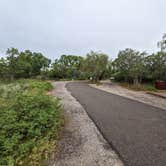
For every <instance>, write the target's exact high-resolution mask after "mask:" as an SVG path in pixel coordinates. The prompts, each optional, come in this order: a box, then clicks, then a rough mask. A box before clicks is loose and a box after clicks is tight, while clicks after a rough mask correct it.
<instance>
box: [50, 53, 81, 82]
mask: <svg viewBox="0 0 166 166" xmlns="http://www.w3.org/2000/svg"><path fill="white" fill-rule="evenodd" d="M83 60H84V58H83V57H81V56H74V55H62V56H61V57H60V59H56V60H55V62H54V63H52V69H51V71H50V75H51V77H55V78H58V79H60V78H62V79H65V78H68V79H81V77H82V72H81V65H82V63H83Z"/></svg>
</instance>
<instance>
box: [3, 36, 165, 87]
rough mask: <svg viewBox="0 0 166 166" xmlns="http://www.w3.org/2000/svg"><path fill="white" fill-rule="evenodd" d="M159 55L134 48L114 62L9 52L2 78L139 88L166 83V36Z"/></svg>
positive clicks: (91, 56)
mask: <svg viewBox="0 0 166 166" xmlns="http://www.w3.org/2000/svg"><path fill="white" fill-rule="evenodd" d="M157 46H158V47H159V48H160V51H159V52H157V53H153V54H152V55H147V54H146V53H145V52H139V51H137V50H133V49H131V48H127V49H125V50H121V51H119V53H118V56H117V58H116V59H115V60H114V61H111V60H110V59H109V56H108V55H106V54H104V53H102V52H94V51H91V52H89V53H88V54H87V55H86V56H85V57H82V56H77V55H62V56H61V57H60V58H58V59H56V60H54V62H53V63H51V60H50V59H48V58H47V57H45V56H44V55H43V54H41V53H36V52H31V51H30V50H25V51H22V52H19V50H18V49H16V48H9V49H8V50H7V52H6V55H7V56H6V58H1V59H0V77H1V78H2V79H10V80H13V79H17V78H29V77H36V76H39V75H40V77H44V78H45V77H48V78H51V79H79V80H80V79H91V80H92V81H95V82H97V81H99V80H101V79H105V78H110V77H114V78H115V80H117V81H126V82H129V83H134V84H136V85H139V84H140V83H141V82H142V81H151V82H152V81H155V80H166V34H165V35H163V37H162V40H161V41H159V42H158V43H157Z"/></svg>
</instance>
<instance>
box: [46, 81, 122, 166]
mask: <svg viewBox="0 0 166 166" xmlns="http://www.w3.org/2000/svg"><path fill="white" fill-rule="evenodd" d="M65 84H66V82H54V83H53V85H54V87H55V90H54V91H53V92H52V94H53V95H54V96H56V97H58V98H60V99H61V104H62V106H63V108H64V113H65V119H66V124H65V127H64V131H63V133H62V136H61V138H60V141H59V144H58V147H57V149H58V150H57V152H56V153H55V154H54V155H53V156H52V159H51V160H50V161H49V164H48V165H49V166H123V163H122V162H121V161H120V159H119V157H118V155H117V154H116V153H115V152H114V151H113V150H112V148H111V146H110V145H109V144H108V143H107V142H106V141H105V139H104V138H103V136H102V135H101V134H100V132H99V131H98V129H97V128H96V126H95V124H94V123H93V122H92V120H91V119H90V118H89V117H88V115H87V113H86V111H85V110H84V109H83V107H82V106H81V105H80V104H79V102H77V101H76V99H75V98H74V97H72V96H71V94H70V92H68V91H67V89H66V88H65Z"/></svg>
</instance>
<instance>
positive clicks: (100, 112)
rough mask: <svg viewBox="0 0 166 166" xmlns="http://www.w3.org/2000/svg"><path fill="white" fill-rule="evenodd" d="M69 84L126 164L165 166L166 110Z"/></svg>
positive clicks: (133, 165) (74, 94)
mask: <svg viewBox="0 0 166 166" xmlns="http://www.w3.org/2000/svg"><path fill="white" fill-rule="evenodd" d="M67 88H68V90H69V91H71V93H72V95H73V96H74V97H76V98H77V100H78V101H79V102H80V103H81V104H82V105H83V107H84V108H85V110H86V111H87V113H88V114H89V116H90V117H91V119H92V120H93V121H94V122H95V124H96V125H97V127H98V128H99V130H100V131H101V132H102V134H103V135H104V137H105V138H106V139H107V141H108V142H109V143H110V144H111V145H112V146H113V148H114V149H115V150H116V152H118V153H119V155H120V157H121V159H122V160H123V161H124V163H125V165H126V166H166V111H164V110H161V109H159V108H155V107H152V106H149V105H146V104H143V103H140V102H137V101H133V100H130V99H127V98H124V97H121V96H118V95H113V94H110V93H107V92H104V91H100V90H97V89H94V88H92V87H90V86H88V85H87V84H86V83H69V84H67Z"/></svg>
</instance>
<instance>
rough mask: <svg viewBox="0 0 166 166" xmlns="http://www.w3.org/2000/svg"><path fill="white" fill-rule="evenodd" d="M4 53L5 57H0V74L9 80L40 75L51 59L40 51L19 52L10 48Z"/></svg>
mask: <svg viewBox="0 0 166 166" xmlns="http://www.w3.org/2000/svg"><path fill="white" fill-rule="evenodd" d="M6 54H7V57H6V58H5V59H4V58H1V59H0V76H1V77H2V78H10V79H11V80H13V79H16V78H28V77H32V76H37V75H40V72H41V71H42V70H45V69H46V68H47V67H49V65H50V63H51V60H49V59H48V58H46V57H45V56H43V55H42V54H41V53H35V52H31V51H29V50H26V51H24V52H19V51H18V49H16V48H10V49H8V50H7V52H6Z"/></svg>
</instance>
